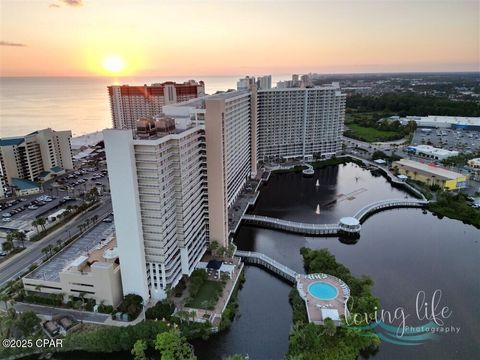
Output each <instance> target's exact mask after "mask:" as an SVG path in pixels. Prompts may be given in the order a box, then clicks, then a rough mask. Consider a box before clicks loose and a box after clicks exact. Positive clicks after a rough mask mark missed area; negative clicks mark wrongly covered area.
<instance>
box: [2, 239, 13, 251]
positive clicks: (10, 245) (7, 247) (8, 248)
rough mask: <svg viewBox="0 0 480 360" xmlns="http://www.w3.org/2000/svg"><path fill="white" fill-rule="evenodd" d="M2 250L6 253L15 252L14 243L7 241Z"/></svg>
mask: <svg viewBox="0 0 480 360" xmlns="http://www.w3.org/2000/svg"><path fill="white" fill-rule="evenodd" d="M2 250H3V251H6V252H9V251H12V250H13V242H12V241H5V242H4V243H3V244H2Z"/></svg>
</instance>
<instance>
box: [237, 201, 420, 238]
mask: <svg viewBox="0 0 480 360" xmlns="http://www.w3.org/2000/svg"><path fill="white" fill-rule="evenodd" d="M427 204H428V201H427V200H417V199H389V200H382V201H377V202H374V203H370V204H368V205H366V206H364V207H363V208H361V209H360V210H358V211H357V212H356V213H355V215H353V217H354V218H356V219H357V220H358V221H360V222H361V221H362V220H364V219H365V217H366V216H367V215H369V214H372V213H374V212H376V211H379V210H383V209H389V208H395V207H424V206H426V205H427ZM242 221H243V222H245V223H247V224H251V225H260V226H264V227H268V228H272V229H277V230H284V231H289V232H294V233H300V234H306V235H336V234H337V233H339V232H340V231H344V230H345V228H344V227H342V226H341V225H340V224H311V223H310V224H309V223H302V222H296V221H289V220H282V219H278V218H273V217H269V216H261V215H250V214H244V215H243V216H242ZM358 230H360V227H358ZM350 232H352V231H350ZM354 232H355V231H354Z"/></svg>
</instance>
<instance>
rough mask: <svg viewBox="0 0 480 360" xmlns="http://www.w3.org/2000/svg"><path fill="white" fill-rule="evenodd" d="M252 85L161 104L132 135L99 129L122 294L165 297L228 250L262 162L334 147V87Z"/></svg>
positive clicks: (339, 108) (339, 103)
mask: <svg viewBox="0 0 480 360" xmlns="http://www.w3.org/2000/svg"><path fill="white" fill-rule="evenodd" d="M248 79H249V80H248V85H247V86H244V87H242V90H239V91H228V92H220V93H217V94H215V95H210V96H202V97H198V98H194V99H191V100H189V101H186V102H181V103H176V104H169V105H165V106H163V107H162V113H161V114H159V115H158V116H156V117H148V118H141V119H139V120H138V121H137V123H136V127H135V128H134V129H124V130H120V129H112V130H105V131H104V138H105V147H106V155H107V165H108V171H109V178H110V187H111V194H112V202H113V210H114V215H115V227H116V234H117V244H118V248H119V257H120V266H121V268H122V285H123V290H124V293H125V294H127V293H136V294H139V295H141V296H142V297H143V298H144V299H145V300H146V299H148V298H150V297H152V298H155V299H161V298H163V297H165V296H166V289H167V288H168V287H171V286H175V285H176V284H177V283H178V281H179V280H180V278H181V277H182V276H183V275H190V274H191V272H192V271H193V270H194V268H195V266H196V265H197V263H198V262H199V261H200V259H201V257H202V256H203V254H204V252H205V250H206V248H207V244H208V243H209V242H212V241H216V242H218V243H219V244H220V245H221V246H227V245H228V243H229V234H230V231H231V230H232V229H229V210H231V209H232V207H234V206H235V201H236V199H237V198H238V196H239V195H240V193H241V192H242V190H243V188H244V187H245V184H246V183H247V181H248V180H249V178H251V177H255V176H257V164H258V163H259V161H263V160H265V159H267V158H275V159H279V158H293V157H296V158H300V159H308V158H312V157H313V156H318V157H322V156H323V157H326V156H331V155H333V154H335V153H336V152H337V151H338V150H340V146H341V135H342V130H343V119H344V111H345V96H344V95H343V94H341V92H340V89H339V88H338V86H337V85H330V86H323V87H318V88H317V87H314V88H298V89H264V90H257V82H256V81H255V79H254V78H248ZM267 82H268V81H267ZM207 179H208V181H207ZM139 274H143V276H139Z"/></svg>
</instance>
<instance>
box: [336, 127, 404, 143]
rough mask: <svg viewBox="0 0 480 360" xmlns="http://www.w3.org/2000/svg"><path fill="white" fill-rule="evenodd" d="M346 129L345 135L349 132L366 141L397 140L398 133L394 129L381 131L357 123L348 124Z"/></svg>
mask: <svg viewBox="0 0 480 360" xmlns="http://www.w3.org/2000/svg"><path fill="white" fill-rule="evenodd" d="M347 127H348V129H349V130H347V131H346V132H345V136H348V134H349V133H350V134H351V135H353V136H352V137H354V138H358V139H361V140H364V141H367V142H377V141H388V140H397V139H398V138H399V135H400V133H398V132H396V131H383V130H378V129H375V128H371V127H365V126H361V125H357V124H348V125H347Z"/></svg>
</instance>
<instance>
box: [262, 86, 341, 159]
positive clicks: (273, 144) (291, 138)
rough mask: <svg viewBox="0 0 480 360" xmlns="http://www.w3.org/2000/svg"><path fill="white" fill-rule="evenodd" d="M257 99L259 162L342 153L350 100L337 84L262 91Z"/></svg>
mask: <svg viewBox="0 0 480 360" xmlns="http://www.w3.org/2000/svg"><path fill="white" fill-rule="evenodd" d="M257 96H258V101H257V106H258V110H257V117H258V119H257V138H258V144H257V160H259V161H263V160H267V159H273V158H292V157H302V158H305V159H309V158H312V157H313V156H318V157H321V156H329V155H332V154H335V153H336V152H338V151H340V150H341V138H342V132H343V123H344V118H345V101H346V98H345V95H344V94H342V93H341V92H340V88H339V87H338V85H337V84H332V85H331V86H322V87H312V88H289V89H270V90H259V91H258V94H257Z"/></svg>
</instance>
